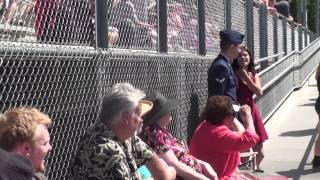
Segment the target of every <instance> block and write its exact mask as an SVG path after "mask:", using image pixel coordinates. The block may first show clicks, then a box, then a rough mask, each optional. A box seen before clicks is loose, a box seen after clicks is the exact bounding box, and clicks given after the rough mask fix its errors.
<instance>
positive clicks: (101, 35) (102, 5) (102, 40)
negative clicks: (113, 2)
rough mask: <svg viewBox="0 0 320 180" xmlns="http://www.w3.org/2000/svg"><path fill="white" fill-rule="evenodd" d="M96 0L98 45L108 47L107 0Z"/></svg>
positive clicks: (103, 47)
mask: <svg viewBox="0 0 320 180" xmlns="http://www.w3.org/2000/svg"><path fill="white" fill-rule="evenodd" d="M95 1H96V7H95V9H96V47H97V48H102V49H107V48H108V6H107V1H105V0H95Z"/></svg>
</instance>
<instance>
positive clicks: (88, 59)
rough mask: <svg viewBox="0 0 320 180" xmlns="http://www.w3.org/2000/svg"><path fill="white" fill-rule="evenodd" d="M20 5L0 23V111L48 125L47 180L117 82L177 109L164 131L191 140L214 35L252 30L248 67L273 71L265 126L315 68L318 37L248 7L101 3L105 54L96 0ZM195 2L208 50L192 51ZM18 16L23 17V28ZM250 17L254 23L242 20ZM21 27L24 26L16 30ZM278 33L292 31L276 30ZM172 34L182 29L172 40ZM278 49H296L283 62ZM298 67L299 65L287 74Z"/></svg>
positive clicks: (219, 1) (68, 158)
mask: <svg viewBox="0 0 320 180" xmlns="http://www.w3.org/2000/svg"><path fill="white" fill-rule="evenodd" d="M10 2H11V1H10ZM12 2H18V1H14V0H13V1H12ZM19 2H20V3H22V4H20V3H17V5H16V6H17V10H16V11H14V12H15V13H14V16H13V21H12V22H10V21H8V20H7V19H2V20H1V22H0V34H1V35H2V36H1V37H0V43H1V46H0V78H1V79H0V84H1V86H0V91H1V93H0V110H1V112H3V111H5V110H6V109H9V108H11V107H17V106H33V107H36V108H39V109H40V110H41V111H43V112H44V113H47V114H48V115H49V116H50V117H51V118H52V119H53V124H52V126H51V128H50V137H51V142H52V144H53V147H54V150H53V151H52V152H51V153H50V154H49V156H48V158H47V165H46V172H45V174H46V175H47V176H48V177H49V179H55V180H56V179H57V180H58V179H70V177H68V171H69V168H70V166H71V164H72V159H73V157H74V153H75V152H76V150H77V146H78V143H79V141H80V139H81V137H82V135H83V134H84V132H85V130H86V129H87V127H89V126H90V124H92V123H93V122H95V121H97V118H98V113H99V110H100V109H99V108H100V105H101V99H102V97H103V94H104V92H105V91H106V90H107V89H108V88H109V87H111V86H112V85H113V84H114V83H117V82H130V83H132V84H133V85H134V86H136V87H138V88H141V89H143V90H144V91H145V92H146V93H149V92H151V91H160V92H162V93H163V94H164V95H165V96H167V97H169V98H180V99H182V104H181V105H180V106H179V107H178V109H177V110H176V111H174V113H173V119H174V120H173V121H172V123H171V124H170V127H169V129H170V131H171V132H172V133H173V135H174V136H176V137H177V138H178V139H181V140H186V139H189V138H190V136H191V135H192V133H193V131H194V129H195V127H196V126H197V125H198V123H199V121H200V120H199V114H200V112H201V110H202V109H203V107H204V105H205V102H206V99H207V70H208V68H209V66H210V64H211V61H212V60H213V58H214V57H215V56H216V55H217V54H218V52H219V31H220V30H222V29H225V28H226V27H227V25H228V28H232V29H238V30H240V31H241V32H243V33H246V32H245V31H246V30H248V28H249V30H252V31H251V33H252V34H247V33H246V36H247V39H249V38H251V37H252V41H245V43H246V44H247V45H248V46H250V47H253V49H254V54H255V57H256V59H259V58H260V60H259V61H257V62H259V63H257V67H259V66H260V68H261V67H262V66H261V62H263V58H264V59H266V60H267V62H268V61H274V63H273V64H272V63H267V66H263V68H261V69H260V70H259V71H261V74H260V76H261V79H262V83H263V88H264V90H265V95H264V96H263V97H262V98H260V99H257V100H258V105H259V107H260V109H261V111H262V116H263V118H264V119H267V118H268V116H270V114H271V113H272V112H273V111H274V110H275V109H276V107H277V106H278V105H279V102H281V101H282V100H283V99H284V98H285V97H286V96H287V95H288V93H290V92H291V91H292V89H293V87H297V86H299V85H301V84H302V83H303V82H304V80H305V79H306V78H307V77H308V74H309V73H310V71H312V68H313V67H315V64H316V63H318V62H319V60H318V59H319V52H318V50H319V48H318V45H317V43H315V42H313V43H311V45H309V42H311V41H313V40H314V39H316V37H318V36H317V35H314V36H313V37H311V36H312V35H311V33H309V31H307V30H306V29H304V28H302V27H301V26H300V25H297V24H288V23H287V22H284V20H283V19H281V20H280V19H278V16H273V17H272V18H271V17H270V16H269V15H268V14H266V12H265V11H263V10H261V9H263V8H260V7H256V6H249V5H248V2H249V1H248V0H246V1H241V0H234V1H233V2H231V3H230V2H229V1H226V0H214V1H202V0H194V1H187V0H168V1H167V4H166V8H165V11H158V9H159V7H158V6H159V1H154V0H147V1H145V0H144V1H143V0H123V1H119V0H114V1H111V0H110V1H107V3H106V8H105V9H106V10H107V11H106V12H104V13H101V14H102V15H103V16H107V18H106V19H107V21H106V22H102V23H103V24H102V27H106V31H105V34H104V39H99V40H100V41H107V44H108V49H99V47H98V48H95V45H94V44H95V43H96V41H98V39H95V34H98V28H97V29H96V27H97V26H98V25H101V24H100V23H101V22H100V21H99V22H96V18H97V17H96V16H97V12H95V1H94V0H80V1H74V0H46V1H41V0H35V1H19ZM201 2H203V3H204V7H205V15H206V16H205V24H204V27H202V28H205V32H206V41H199V39H200V38H199V34H198V30H199V29H200V28H201V27H199V26H201V23H199V22H198V16H200V15H199V11H198V10H197V8H198V5H199V4H200V3H201ZM228 2H229V3H228ZM24 5H27V6H25V7H24V8H23V6H24ZM13 6H14V5H13ZM20 6H21V7H20ZM4 7H6V6H4ZM161 8H163V7H162V6H161ZM233 8H236V9H238V10H239V11H241V13H240V15H239V17H240V18H237V16H238V14H236V13H235V12H231V11H230V12H229V13H226V12H225V11H226V9H229V10H230V9H233ZM8 9H11V8H8ZM21 9H29V10H28V11H27V12H28V13H27V16H25V18H24V19H23V18H22V17H24V16H20V14H23V13H22V12H24V11H22V10H21ZM6 11H7V10H6ZM248 11H252V14H253V18H249V16H247V15H246V13H245V12H248ZM10 12H11V10H10ZM12 12H13V10H12ZM159 12H167V16H166V17H167V19H168V21H167V29H168V30H167V32H166V33H164V34H165V35H166V36H165V37H161V38H160V36H159V34H160V32H162V33H163V31H160V30H161V28H163V27H160V26H159V24H160V22H158V17H160V16H161V17H162V15H161V14H159ZM4 14H5V13H4ZM4 14H3V17H5V15H4ZM226 15H228V16H226ZM263 15H266V17H265V18H264V17H263ZM267 16H268V17H267ZM174 17H175V19H174ZM169 18H171V20H170V22H169ZM97 19H98V18H97ZM19 20H22V21H23V22H22V23H16V22H19ZM27 21H28V22H27ZM250 21H251V22H252V23H249V22H250ZM275 22H276V23H275ZM162 23H163V22H162ZM181 24H183V25H181ZM246 24H252V26H251V25H250V26H248V27H246ZM285 25H286V27H288V26H290V27H291V31H289V30H288V29H290V28H283V27H284V26H285ZM176 26H177V27H183V28H182V29H180V30H177V29H176V28H177V27H176ZM270 26H272V27H270ZM99 27H100V26H99ZM281 27H282V28H281ZM170 28H171V29H176V30H174V31H175V32H177V31H179V32H178V33H175V35H176V36H173V35H172V34H170ZM250 28H251V29H250ZM261 28H262V29H263V31H261ZM269 28H271V29H273V31H276V32H277V33H275V34H276V35H275V34H273V35H272V33H271V31H270V30H269ZM159 29H160V30H159ZM174 31H172V32H174ZM287 31H288V32H287ZM290 32H291V33H290ZM292 32H293V33H292ZM305 32H308V33H307V35H305V34H306V33H305ZM281 35H282V37H281ZM283 36H285V37H286V38H285V37H283ZM99 37H100V36H99ZM172 37H173V38H172ZM170 38H171V39H170ZM269 38H270V39H271V40H270V39H269ZM279 38H280V39H281V40H279ZM306 38H307V40H306ZM272 39H273V40H272ZM288 39H291V44H290V41H289V40H288ZM303 39H305V40H306V41H303ZM308 39H310V40H309V41H308ZM162 40H166V41H167V44H166V46H167V51H169V52H170V53H166V51H162V50H160V49H159V46H160V44H161V42H162ZM276 40H278V41H277V43H275V42H276ZM318 41H319V40H317V41H316V42H318ZM200 43H205V46H203V47H205V50H206V51H207V54H208V55H205V56H203V55H204V54H201V56H200V55H197V52H198V51H199V52H200V49H199V47H200V45H199V44H200ZM305 43H307V44H308V46H307V47H306V44H305ZM285 45H287V46H292V47H295V48H292V49H291V51H290V50H287V52H285V50H284V49H285V48H284V46H285ZM263 47H264V48H263ZM268 47H269V48H270V49H268ZM272 47H273V48H272ZM304 47H306V48H305V49H304V50H303V48H304ZM275 49H277V51H275ZM163 50H165V48H163ZM266 50H267V51H266ZM294 50H301V51H299V53H296V51H294ZM157 51H161V53H159V52H157ZM266 52H267V53H266ZM275 52H277V53H275ZM275 58H277V60H278V61H275V60H274V59H275ZM297 61H298V62H300V63H298V64H299V65H294V63H296V62H297ZM293 66H294V67H293ZM291 67H292V68H291ZM292 78H293V79H294V80H292ZM297 78H298V79H297ZM276 84H279V85H276ZM292 84H294V85H292Z"/></svg>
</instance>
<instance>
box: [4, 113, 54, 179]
mask: <svg viewBox="0 0 320 180" xmlns="http://www.w3.org/2000/svg"><path fill="white" fill-rule="evenodd" d="M50 124H51V119H50V118H49V117H48V116H47V115H45V114H43V113H41V112H40V111H38V110H37V109H34V108H24V107H23V108H13V109H9V110H7V111H5V112H4V113H3V114H2V115H0V148H3V149H4V150H6V151H10V152H15V153H17V154H19V155H21V156H23V157H25V158H26V159H28V160H30V161H31V163H32V167H33V170H34V172H35V174H34V178H35V179H39V180H45V179H46V177H45V176H44V175H43V174H42V173H43V171H44V168H45V160H44V159H45V157H46V156H47V154H48V153H49V152H50V151H51V150H52V147H51V145H50V143H49V140H50V136H49V132H48V126H49V125H50Z"/></svg>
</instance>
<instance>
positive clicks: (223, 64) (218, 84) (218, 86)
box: [208, 54, 239, 104]
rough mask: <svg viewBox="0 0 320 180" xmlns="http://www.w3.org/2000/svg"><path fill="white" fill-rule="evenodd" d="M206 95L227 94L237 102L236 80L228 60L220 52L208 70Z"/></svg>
mask: <svg viewBox="0 0 320 180" xmlns="http://www.w3.org/2000/svg"><path fill="white" fill-rule="evenodd" d="M208 95H209V97H210V96H214V95H220V96H229V97H230V98H231V100H232V102H233V103H234V104H239V103H238V80H237V78H236V76H235V73H234V72H233V69H232V67H231V64H230V62H229V60H228V59H227V58H226V57H225V56H224V55H222V54H219V55H218V57H217V58H215V59H214V60H213V62H212V64H211V66H210V69H209V72H208Z"/></svg>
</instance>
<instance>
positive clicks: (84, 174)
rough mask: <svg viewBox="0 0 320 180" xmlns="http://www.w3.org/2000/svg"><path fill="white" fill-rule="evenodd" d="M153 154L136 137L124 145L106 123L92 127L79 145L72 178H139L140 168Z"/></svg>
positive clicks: (78, 179)
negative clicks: (138, 171)
mask: <svg viewBox="0 0 320 180" xmlns="http://www.w3.org/2000/svg"><path fill="white" fill-rule="evenodd" d="M152 154H153V151H152V150H151V149H150V148H149V147H148V146H147V145H146V144H145V143H144V142H143V141H142V140H141V139H140V138H139V137H137V136H134V137H132V138H130V139H128V140H126V141H125V142H121V141H119V140H118V138H117V137H116V136H115V134H114V133H113V132H112V131H111V130H110V129H109V128H108V127H107V126H105V125H104V124H103V123H101V122H99V123H96V124H94V125H92V126H91V127H90V128H89V129H88V131H87V133H86V135H85V136H84V138H83V141H82V143H81V144H80V146H79V149H78V152H77V155H76V158H75V160H74V164H73V167H72V178H73V179H77V180H81V179H90V180H97V179H99V180H100V179H101V180H102V179H103V180H105V179H110V180H113V179H124V180H136V179H139V176H138V174H137V169H138V167H140V166H142V165H145V164H147V163H148V162H149V161H150V160H151V158H152Z"/></svg>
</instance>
